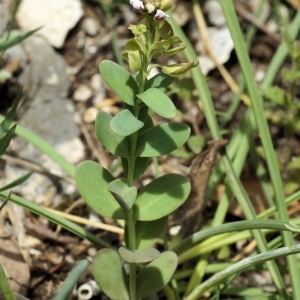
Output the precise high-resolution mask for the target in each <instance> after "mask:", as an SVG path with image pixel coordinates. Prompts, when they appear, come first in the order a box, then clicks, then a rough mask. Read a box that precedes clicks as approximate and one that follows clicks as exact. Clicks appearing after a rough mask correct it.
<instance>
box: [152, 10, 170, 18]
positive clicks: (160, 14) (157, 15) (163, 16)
mask: <svg viewBox="0 0 300 300" xmlns="http://www.w3.org/2000/svg"><path fill="white" fill-rule="evenodd" d="M154 18H155V19H159V20H164V19H166V18H170V16H168V15H167V14H165V13H164V12H163V11H162V10H160V9H158V10H157V11H156V13H155V16H154Z"/></svg>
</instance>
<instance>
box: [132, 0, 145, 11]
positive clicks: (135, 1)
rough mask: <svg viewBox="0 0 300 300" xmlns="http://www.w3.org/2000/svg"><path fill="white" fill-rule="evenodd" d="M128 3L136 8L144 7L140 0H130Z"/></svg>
mask: <svg viewBox="0 0 300 300" xmlns="http://www.w3.org/2000/svg"><path fill="white" fill-rule="evenodd" d="M130 4H131V5H132V7H133V8H134V9H136V10H141V9H145V6H144V3H143V1H142V0H130Z"/></svg>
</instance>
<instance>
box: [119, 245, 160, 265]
mask: <svg viewBox="0 0 300 300" xmlns="http://www.w3.org/2000/svg"><path fill="white" fill-rule="evenodd" d="M119 254H120V256H121V258H122V259H123V260H124V261H125V262H128V263H130V264H143V263H148V262H150V261H152V260H153V259H156V258H158V257H159V256H160V252H159V251H158V250H157V249H155V248H146V249H140V250H129V249H127V248H125V247H121V248H120V249H119Z"/></svg>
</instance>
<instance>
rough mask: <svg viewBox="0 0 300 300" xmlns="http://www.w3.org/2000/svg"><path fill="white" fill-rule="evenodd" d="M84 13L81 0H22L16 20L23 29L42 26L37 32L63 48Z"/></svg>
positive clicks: (55, 45) (51, 43)
mask: <svg viewBox="0 0 300 300" xmlns="http://www.w3.org/2000/svg"><path fill="white" fill-rule="evenodd" d="M82 15H83V9H82V5H81V1H80V0H51V1H49V0H38V1H37V0H22V1H21V4H20V5H19V8H18V11H17V15H16V20H17V23H18V25H19V26H20V28H21V29H23V30H26V31H28V30H32V29H36V28H38V27H42V26H43V27H42V28H41V29H40V30H39V31H38V32H37V33H36V34H38V35H40V36H42V37H44V38H45V40H47V42H48V43H49V44H50V45H52V46H54V47H57V48H61V47H62V46H63V43H64V41H65V38H66V36H67V34H68V32H69V30H70V29H72V28H73V27H74V26H75V25H76V24H77V22H78V21H79V20H80V18H81V17H82Z"/></svg>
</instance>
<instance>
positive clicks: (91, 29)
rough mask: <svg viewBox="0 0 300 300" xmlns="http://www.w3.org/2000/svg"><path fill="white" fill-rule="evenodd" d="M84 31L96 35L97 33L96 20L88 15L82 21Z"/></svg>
mask: <svg viewBox="0 0 300 300" xmlns="http://www.w3.org/2000/svg"><path fill="white" fill-rule="evenodd" d="M82 28H83V30H84V32H85V33H86V34H88V35H90V36H96V35H97V34H98V33H99V30H98V24H97V22H96V21H95V20H94V19H93V18H90V17H87V18H85V19H84V20H83V22H82Z"/></svg>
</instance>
